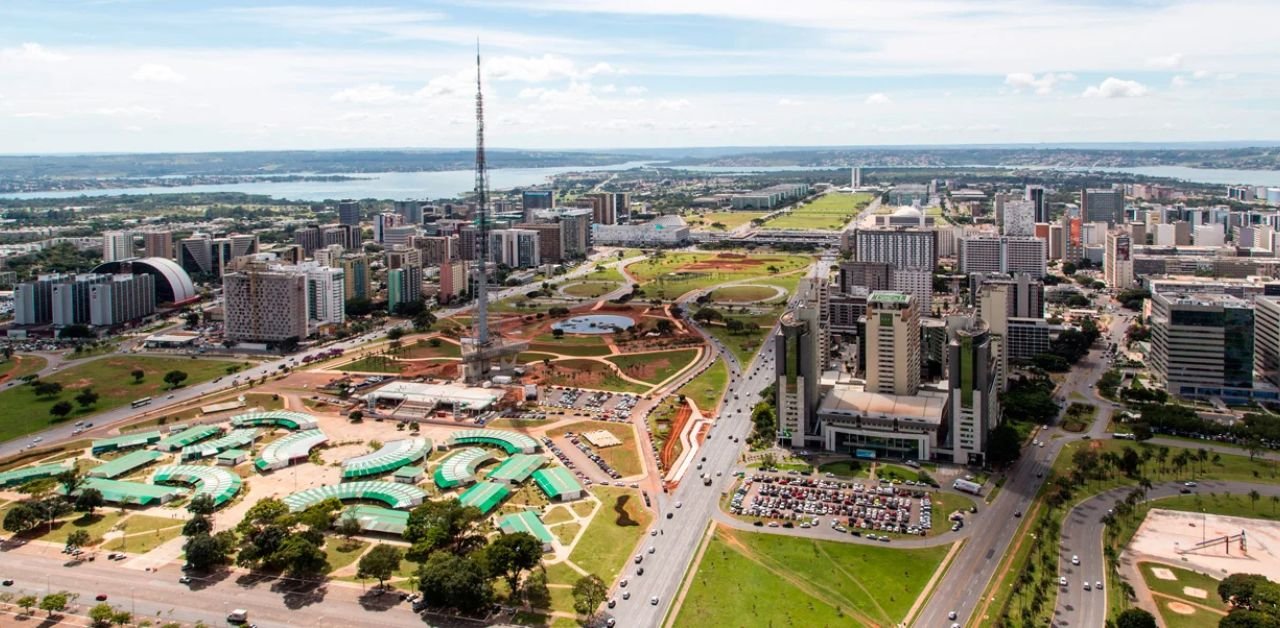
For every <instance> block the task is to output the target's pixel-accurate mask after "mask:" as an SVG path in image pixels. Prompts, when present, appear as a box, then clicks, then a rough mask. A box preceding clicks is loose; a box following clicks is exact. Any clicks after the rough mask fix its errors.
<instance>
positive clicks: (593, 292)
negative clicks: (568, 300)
mask: <svg viewBox="0 0 1280 628" xmlns="http://www.w3.org/2000/svg"><path fill="white" fill-rule="evenodd" d="M620 287H622V283H621V282H617V281H579V282H576V283H571V284H568V285H566V286H564V287H562V288H560V292H563V293H564V294H567V295H569V296H574V297H584V298H593V299H594V298H595V297H598V296H600V295H602V294H607V293H609V292H612V291H614V290H617V289H618V288H620Z"/></svg>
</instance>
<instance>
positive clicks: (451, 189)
mask: <svg viewBox="0 0 1280 628" xmlns="http://www.w3.org/2000/svg"><path fill="white" fill-rule="evenodd" d="M659 164H661V162H654V161H629V162H626V163H620V164H614V165H612V166H594V167H592V166H561V167H555V168H501V169H497V170H491V171H489V186H490V187H491V188H492V189H495V190H503V189H509V188H514V187H524V186H530V185H541V184H543V183H546V182H547V180H548V178H549V177H552V176H555V175H558V174H563V173H566V172H580V171H584V170H603V171H614V170H628V169H631V168H637V167H642V166H647V165H659ZM975 167H993V166H975ZM868 168H870V169H874V166H868ZM681 169H683V170H692V171H695V172H708V173H752V172H787V171H791V170H821V169H824V168H813V167H809V166H758V167H737V166H682V167H681ZM1072 170H1098V171H1104V172H1124V173H1130V174H1139V175H1146V176H1152V177H1169V178H1174V179H1182V180H1185V181H1190V182H1194V183H1210V184H1221V185H1229V184H1243V185H1258V186H1280V171H1275V170H1230V169H1207V168H1188V167H1185V166H1150V167H1144V168H1090V169H1085V168H1073V169H1072ZM337 174H350V176H355V177H362V178H361V179H360V180H356V181H296V182H285V183H271V182H265V181H264V182H252V181H249V182H243V183H226V184H219V185H187V186H179V187H169V188H155V187H144V188H118V189H103V190H75V191H51V192H27V193H22V194H0V198H17V199H27V198H76V197H80V196H97V195H104V194H181V193H198V192H244V193H246V194H266V195H270V196H275V197H278V198H286V199H291V200H297V201H324V200H332V199H343V198H355V199H361V198H377V199H391V200H409V199H441V198H454V197H456V196H459V195H461V194H463V193H466V192H469V191H471V190H472V189H474V188H475V173H473V172H472V171H470V170H445V171H441V172H375V173H337Z"/></svg>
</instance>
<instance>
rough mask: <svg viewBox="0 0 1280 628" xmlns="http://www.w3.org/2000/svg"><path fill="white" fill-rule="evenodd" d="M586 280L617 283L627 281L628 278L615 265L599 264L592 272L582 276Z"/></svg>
mask: <svg viewBox="0 0 1280 628" xmlns="http://www.w3.org/2000/svg"><path fill="white" fill-rule="evenodd" d="M582 279H583V280H586V281H611V282H615V283H625V282H626V280H627V278H626V277H623V276H622V273H621V272H619V271H618V269H617V268H614V267H613V266H604V265H601V264H597V265H596V266H595V267H593V268H592V270H591V272H589V273H587V274H585V275H583V276H582Z"/></svg>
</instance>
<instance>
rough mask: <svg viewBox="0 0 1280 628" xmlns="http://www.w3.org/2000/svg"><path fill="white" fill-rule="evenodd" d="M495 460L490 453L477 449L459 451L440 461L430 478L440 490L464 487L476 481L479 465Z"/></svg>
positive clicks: (469, 448)
mask: <svg viewBox="0 0 1280 628" xmlns="http://www.w3.org/2000/svg"><path fill="white" fill-rule="evenodd" d="M496 458H497V456H495V455H493V453H492V452H489V451H485V450H483V449H480V448H479V447H468V448H466V449H459V450H458V451H456V452H454V453H452V454H450V455H449V457H448V458H445V459H444V460H441V461H440V466H438V467H436V472H435V474H434V475H433V476H432V477H433V478H434V479H435V481H436V486H438V487H440V488H453V487H455V486H466V485H468V484H471V483H473V482H475V481H476V469H477V468H479V467H480V465H482V464H484V463H486V462H488V461H490V460H494V459H496Z"/></svg>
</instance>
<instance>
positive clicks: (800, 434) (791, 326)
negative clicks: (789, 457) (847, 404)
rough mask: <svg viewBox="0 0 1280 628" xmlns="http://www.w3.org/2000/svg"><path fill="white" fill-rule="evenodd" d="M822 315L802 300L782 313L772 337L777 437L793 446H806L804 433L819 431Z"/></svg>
mask: <svg viewBox="0 0 1280 628" xmlns="http://www.w3.org/2000/svg"><path fill="white" fill-rule="evenodd" d="M819 317H820V312H819V311H818V309H817V308H816V307H813V306H812V305H811V304H810V303H808V302H802V303H801V304H799V305H798V306H797V307H794V308H792V309H791V310H788V311H787V312H786V313H784V314H783V315H782V317H781V318H780V319H779V320H778V331H777V332H776V333H775V334H774V337H773V343H774V344H773V347H774V351H775V353H774V355H775V357H776V358H777V359H776V362H775V366H774V375H775V377H776V378H777V398H778V399H777V401H778V440H779V442H782V443H785V444H788V445H791V446H793V447H803V446H804V444H805V435H806V434H810V433H813V434H816V433H817V427H816V426H817V414H816V409H817V406H818V403H819V401H820V399H819V397H818V389H819V384H820V383H821V381H820V380H821V378H822V358H821V342H822V341H821V338H820V337H821V336H822V334H823V331H822V329H821V328H820V326H819Z"/></svg>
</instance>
